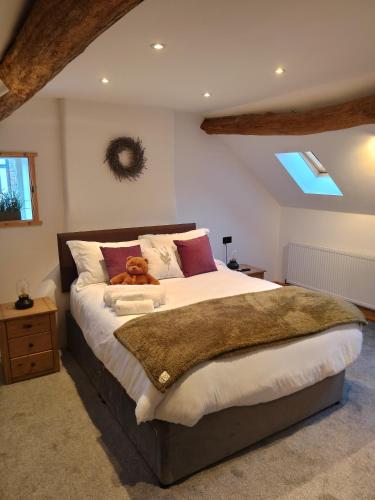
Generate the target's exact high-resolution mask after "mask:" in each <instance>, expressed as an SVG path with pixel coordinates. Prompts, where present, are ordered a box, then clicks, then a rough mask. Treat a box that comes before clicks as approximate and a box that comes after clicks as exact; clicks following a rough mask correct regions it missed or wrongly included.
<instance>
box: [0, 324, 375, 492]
mask: <svg viewBox="0 0 375 500" xmlns="http://www.w3.org/2000/svg"><path fill="white" fill-rule="evenodd" d="M63 363H64V368H63V370H62V371H61V372H60V373H57V374H54V375H50V376H47V377H41V378H38V379H34V380H29V381H27V382H21V383H18V384H14V385H9V386H4V385H1V386H0V498H1V500H16V499H28V498H36V499H55V498H56V499H80V500H81V499H103V500H111V499H128V498H130V499H168V500H172V499H195V498H199V499H212V500H213V499H215V500H216V499H227V498H233V499H241V498H244V499H245V498H246V499H267V500H269V499H272V500H274V499H295V500H304V499H308V500H313V499H318V500H335V499H338V500H354V499H356V500H357V499H360V500H362V499H363V500H366V499H375V465H374V464H375V324H372V325H371V326H369V327H367V329H366V334H365V343H364V349H363V353H362V355H361V358H360V359H359V361H357V363H355V365H354V366H353V367H351V368H350V369H349V370H348V379H347V384H346V396H345V400H344V401H343V404H341V405H336V406H335V407H334V408H332V409H330V410H327V411H325V412H323V413H321V414H319V415H318V416H315V417H312V418H310V419H308V420H307V421H305V422H304V423H303V424H299V425H297V426H294V427H293V428H292V429H290V430H288V431H285V432H284V433H281V434H279V435H277V436H276V437H273V438H271V439H268V440H266V441H264V442H263V443H262V444H261V445H257V446H253V447H252V448H251V449H250V450H248V451H247V452H244V453H241V454H238V455H237V456H236V457H234V458H232V459H229V460H227V461H225V462H223V463H221V464H219V465H216V466H214V467H212V468H210V469H208V470H205V471H203V472H200V473H198V474H196V475H195V476H193V477H191V478H189V479H187V480H186V481H184V482H182V483H180V484H178V485H176V486H172V487H170V488H168V489H161V488H159V487H158V486H157V485H156V481H155V479H154V477H153V474H152V473H151V472H150V471H149V469H148V468H147V466H145V464H144V463H143V461H142V459H141V457H140V456H139V455H138V453H137V451H136V450H135V449H134V447H133V445H132V444H131V442H130V441H129V440H128V439H127V438H126V437H125V435H124V434H123V432H122V431H121V429H120V428H119V426H118V424H117V423H116V421H115V420H113V418H112V417H111V415H110V414H109V413H108V410H107V408H106V406H105V405H104V404H103V403H102V402H101V401H100V399H99V398H98V397H97V395H96V392H95V391H94V389H93V388H92V387H91V385H90V383H89V382H88V380H87V379H86V376H85V375H84V374H83V373H82V371H81V370H80V368H79V367H78V366H77V365H76V364H75V362H74V361H73V360H72V358H71V357H70V356H69V354H64V356H63Z"/></svg>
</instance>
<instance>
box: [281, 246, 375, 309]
mask: <svg viewBox="0 0 375 500" xmlns="http://www.w3.org/2000/svg"><path fill="white" fill-rule="evenodd" d="M286 279H287V282H288V283H291V284H293V285H300V286H304V287H306V288H310V289H312V290H318V291H322V292H328V293H330V294H331V295H335V296H338V297H343V298H344V299H347V300H350V301H351V302H354V303H355V304H358V305H360V306H364V307H368V308H370V309H375V257H370V256H364V255H355V254H351V253H348V252H343V251H340V250H332V249H330V248H321V247H314V246H310V245H304V244H301V243H289V245H288V270H287V277H286Z"/></svg>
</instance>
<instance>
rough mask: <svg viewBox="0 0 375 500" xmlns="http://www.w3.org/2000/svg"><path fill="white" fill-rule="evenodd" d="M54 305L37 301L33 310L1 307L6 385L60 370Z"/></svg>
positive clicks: (0, 342) (0, 346) (0, 339)
mask: <svg viewBox="0 0 375 500" xmlns="http://www.w3.org/2000/svg"><path fill="white" fill-rule="evenodd" d="M56 311H57V308H56V306H55V304H54V303H53V302H52V301H51V300H50V299H49V298H46V297H45V298H41V299H35V300H34V305H33V307H31V308H30V309H25V310H18V309H15V307H14V304H13V303H8V304H1V305H0V349H1V362H2V366H3V373H4V378H5V383H7V384H11V383H12V382H18V381H19V380H26V379H28V378H32V377H38V376H40V375H46V374H47V373H53V372H57V371H59V369H60V360H59V351H58V349H57V334H56Z"/></svg>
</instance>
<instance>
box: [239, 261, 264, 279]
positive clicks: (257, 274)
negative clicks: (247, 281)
mask: <svg viewBox="0 0 375 500" xmlns="http://www.w3.org/2000/svg"><path fill="white" fill-rule="evenodd" d="M245 269H247V270H245ZM237 271H238V272H240V273H242V274H246V275H247V276H251V277H252V278H260V279H262V280H264V273H265V272H266V271H265V270H264V269H259V267H254V266H250V265H248V264H240V267H239V268H238V269H237Z"/></svg>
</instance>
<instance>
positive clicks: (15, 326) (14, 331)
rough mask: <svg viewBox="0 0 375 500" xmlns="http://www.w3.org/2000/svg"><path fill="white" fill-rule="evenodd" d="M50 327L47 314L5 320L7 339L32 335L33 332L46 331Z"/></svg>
mask: <svg viewBox="0 0 375 500" xmlns="http://www.w3.org/2000/svg"><path fill="white" fill-rule="evenodd" d="M50 329H51V325H50V320H49V315H48V314H43V315H40V316H32V317H31V318H20V319H12V320H10V321H7V332H8V339H11V338H14V337H23V336H24V335H32V334H34V333H46V332H49V331H50Z"/></svg>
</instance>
